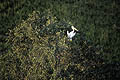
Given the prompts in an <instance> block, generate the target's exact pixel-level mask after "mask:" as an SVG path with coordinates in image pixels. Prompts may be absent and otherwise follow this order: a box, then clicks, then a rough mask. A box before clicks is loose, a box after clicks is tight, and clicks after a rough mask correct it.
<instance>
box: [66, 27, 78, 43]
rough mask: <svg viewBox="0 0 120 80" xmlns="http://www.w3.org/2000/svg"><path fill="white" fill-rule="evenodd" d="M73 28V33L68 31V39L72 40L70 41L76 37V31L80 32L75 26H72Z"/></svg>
mask: <svg viewBox="0 0 120 80" xmlns="http://www.w3.org/2000/svg"><path fill="white" fill-rule="evenodd" d="M71 28H72V31H71V32H69V31H67V36H68V38H69V39H70V41H72V38H73V37H74V36H75V34H76V32H75V30H76V31H78V30H77V29H76V28H75V27H74V26H71Z"/></svg>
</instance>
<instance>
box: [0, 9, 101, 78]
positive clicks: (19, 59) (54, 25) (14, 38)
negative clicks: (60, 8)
mask: <svg viewBox="0 0 120 80" xmlns="http://www.w3.org/2000/svg"><path fill="white" fill-rule="evenodd" d="M46 14H47V15H46ZM46 14H45V16H42V17H40V15H41V14H40V12H38V11H37V12H36V11H33V13H32V14H31V15H29V18H28V19H27V20H25V21H24V20H23V21H22V23H21V24H19V25H18V26H16V27H15V28H14V29H13V30H10V33H9V36H8V39H7V41H8V42H7V43H8V44H10V45H11V51H10V52H9V53H7V54H8V55H7V56H5V57H4V58H2V59H6V58H7V62H6V63H5V64H6V65H8V66H6V67H9V68H7V69H6V70H8V72H7V73H5V74H6V75H5V78H6V79H8V78H9V79H42V80H48V79H51V80H56V79H57V80H59V79H74V78H81V77H80V74H78V77H76V75H75V74H74V72H73V73H71V71H72V70H71V69H69V68H76V69H77V70H80V71H81V72H85V71H86V69H89V68H91V67H89V66H86V65H85V64H87V61H89V60H90V61H91V62H92V63H94V64H95V65H94V66H92V67H95V66H98V65H101V64H102V63H103V62H101V60H102V59H101V56H100V51H99V50H94V49H97V48H94V46H93V45H92V43H91V42H90V43H89V42H88V41H86V40H82V38H79V37H78V38H77V37H76V38H75V40H74V41H73V42H69V41H68V40H67V38H66V35H65V34H64V30H60V29H61V28H60V26H59V24H60V23H58V21H57V19H56V17H54V16H52V15H51V13H50V11H49V10H48V11H46ZM43 20H44V23H42V21H43ZM66 24H67V23H66ZM68 25H69V24H68ZM64 27H66V26H64ZM92 48H94V49H92ZM88 55H89V56H88ZM98 55H99V57H97V56H98ZM95 57H96V58H95ZM97 58H100V59H99V61H97V62H96V60H95V59H97ZM10 61H11V62H10ZM98 62H99V63H98ZM2 64H3V63H2ZM90 65H92V64H90ZM4 66H5V65H4ZM4 66H2V67H3V68H2V69H3V71H6V70H5V67H4ZM3 75H4V74H3ZM65 75H67V76H65Z"/></svg>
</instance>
